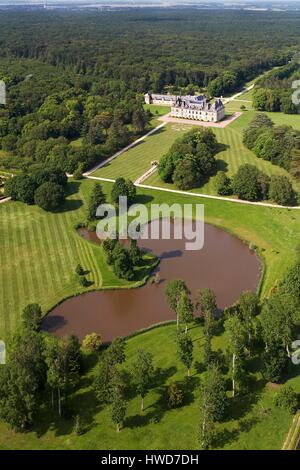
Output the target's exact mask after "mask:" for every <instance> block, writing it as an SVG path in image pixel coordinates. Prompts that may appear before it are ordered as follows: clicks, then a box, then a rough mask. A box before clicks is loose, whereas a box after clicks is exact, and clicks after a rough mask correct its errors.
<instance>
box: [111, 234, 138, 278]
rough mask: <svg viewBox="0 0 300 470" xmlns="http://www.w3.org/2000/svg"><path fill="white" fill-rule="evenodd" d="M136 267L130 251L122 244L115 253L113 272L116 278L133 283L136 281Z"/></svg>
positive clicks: (117, 246) (118, 245)
mask: <svg viewBox="0 0 300 470" xmlns="http://www.w3.org/2000/svg"><path fill="white" fill-rule="evenodd" d="M133 268H134V266H133V263H132V259H131V256H130V253H129V251H128V250H127V249H126V248H125V247H124V246H122V245H121V244H120V243H117V245H116V246H115V248H114V251H113V270H114V273H115V274H116V276H118V277H119V278H121V279H127V280H128V281H131V280H133V279H134V270H133Z"/></svg>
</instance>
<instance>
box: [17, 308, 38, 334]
mask: <svg viewBox="0 0 300 470" xmlns="http://www.w3.org/2000/svg"><path fill="white" fill-rule="evenodd" d="M22 321H23V325H24V328H25V329H27V330H29V331H40V329H41V323H42V310H41V307H40V306H39V305H38V304H29V305H27V306H26V307H25V308H24V310H23V313H22Z"/></svg>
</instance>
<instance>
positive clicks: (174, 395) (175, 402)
mask: <svg viewBox="0 0 300 470" xmlns="http://www.w3.org/2000/svg"><path fill="white" fill-rule="evenodd" d="M167 400H168V406H169V408H178V407H179V406H181V405H182V403H183V400H184V395H183V391H182V390H181V389H180V388H179V387H178V385H177V384H171V385H170V386H169V387H168V390H167Z"/></svg>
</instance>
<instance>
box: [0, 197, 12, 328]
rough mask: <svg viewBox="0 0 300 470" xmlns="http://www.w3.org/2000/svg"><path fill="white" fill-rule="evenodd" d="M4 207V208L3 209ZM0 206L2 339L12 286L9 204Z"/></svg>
mask: <svg viewBox="0 0 300 470" xmlns="http://www.w3.org/2000/svg"><path fill="white" fill-rule="evenodd" d="M4 206H5V208H4ZM4 206H2V208H4V210H3V211H2V213H1V215H2V217H1V224H0V233H1V237H0V241H1V246H2V247H3V249H2V250H1V252H2V257H1V270H0V280H1V286H3V288H2V292H3V295H2V296H1V310H2V311H3V312H4V315H1V323H0V325H1V331H2V332H3V337H5V335H6V334H7V332H8V331H9V320H10V317H11V315H12V314H13V310H11V309H10V303H9V299H10V297H11V295H12V294H13V286H12V285H11V284H10V282H9V281H10V279H9V274H8V273H9V266H10V262H11V253H10V249H9V248H10V242H9V231H10V224H9V212H8V206H9V203H7V204H6V205H4ZM2 263H3V264H2Z"/></svg>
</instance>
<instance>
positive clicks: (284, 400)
mask: <svg viewBox="0 0 300 470" xmlns="http://www.w3.org/2000/svg"><path fill="white" fill-rule="evenodd" d="M275 405H276V406H278V407H280V408H284V409H285V410H288V411H289V412H290V413H291V414H294V413H295V412H296V411H297V407H298V395H297V393H296V392H295V390H294V389H293V387H291V386H290V385H285V386H283V387H282V388H281V389H280V390H279V392H278V393H277V396H276V399H275Z"/></svg>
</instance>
